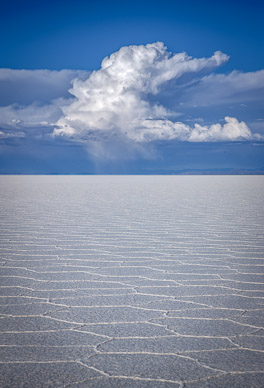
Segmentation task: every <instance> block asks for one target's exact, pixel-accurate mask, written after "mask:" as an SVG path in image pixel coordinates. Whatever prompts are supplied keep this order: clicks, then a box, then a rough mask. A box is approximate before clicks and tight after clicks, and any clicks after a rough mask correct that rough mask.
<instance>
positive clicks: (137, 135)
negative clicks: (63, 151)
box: [54, 42, 252, 142]
mask: <svg viewBox="0 0 264 388" xmlns="http://www.w3.org/2000/svg"><path fill="white" fill-rule="evenodd" d="M227 60H228V56H227V55H226V54H223V53H222V52H220V51H217V52H215V54H214V55H213V56H212V57H211V58H199V59H197V58H192V57H189V56H187V55H186V54H185V53H179V54H171V53H169V52H168V51H167V48H166V47H165V46H164V44H163V43H161V42H157V43H153V44H147V45H145V46H143V45H140V46H127V47H122V48H121V49H120V50H119V51H117V52H115V53H113V54H112V55H111V56H110V57H106V58H105V59H104V60H103V61H102V65H101V68H100V69H99V70H97V71H94V72H92V73H91V75H90V76H89V77H88V78H87V79H86V80H81V79H78V78H77V79H75V80H74V81H73V87H72V89H70V90H69V92H70V93H71V94H72V95H73V96H74V97H75V100H74V101H73V102H72V103H71V104H69V105H67V106H65V107H62V110H63V113H64V116H63V117H61V118H60V119H59V120H58V121H57V123H56V128H55V130H54V134H55V135H66V136H70V137H72V138H73V139H76V140H88V139H94V138H102V137H103V138H111V137H113V136H117V137H119V138H125V139H130V140H133V141H135V142H148V141H155V140H170V139H179V140H185V141H219V140H238V139H250V138H251V137H252V134H251V132H250V130H249V129H248V127H247V125H246V124H245V123H243V122H241V123H239V122H238V120H236V119H235V118H230V117H226V119H225V120H226V124H224V125H220V124H214V125H211V126H201V125H199V124H195V125H194V127H190V126H189V125H187V124H185V123H183V122H176V121H175V118H176V117H177V115H178V113H177V112H174V111H171V110H169V109H167V108H166V107H165V106H164V105H162V104H161V103H159V101H158V96H159V93H160V91H161V89H162V88H164V87H166V85H167V83H169V81H172V80H176V82H177V80H179V79H180V78H181V77H183V76H186V75H187V76H189V77H190V76H192V75H197V73H200V72H202V73H204V72H206V71H211V70H213V69H214V68H216V67H218V66H220V65H222V64H224V63H225V62H226V61H227ZM174 82H175V81H174Z"/></svg>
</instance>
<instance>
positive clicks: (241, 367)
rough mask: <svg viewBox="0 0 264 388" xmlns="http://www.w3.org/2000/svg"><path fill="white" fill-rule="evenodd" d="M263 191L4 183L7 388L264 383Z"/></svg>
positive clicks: (181, 180)
mask: <svg viewBox="0 0 264 388" xmlns="http://www.w3.org/2000/svg"><path fill="white" fill-rule="evenodd" d="M263 192H264V177H262V176H196V177H195V176H0V200H1V203H0V213H1V214H0V240H1V241H0V242H1V248H0V251H1V252H0V253H1V255H0V257H1V258H0V275H1V277H0V295H1V297H0V330H1V333H0V385H1V387H5V388H10V387H12V388H16V387H27V388H31V387H34V388H35V387H36V388H37V387H68V388H73V387H93V388H108V387H113V388H114V387H115V388H118V387H136V388H138V387H143V388H145V387H148V388H156V387H161V388H164V387H181V388H182V387H186V388H204V387H211V388H217V387H223V388H227V387H232V388H233V387H239V388H241V387H243V388H248V387H263V386H264V383H263V381H264V367H263V365H264V342H263V336H264V329H263V324H264V314H263V309H264V240H263V234H264V195H263Z"/></svg>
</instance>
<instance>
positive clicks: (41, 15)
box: [0, 0, 264, 174]
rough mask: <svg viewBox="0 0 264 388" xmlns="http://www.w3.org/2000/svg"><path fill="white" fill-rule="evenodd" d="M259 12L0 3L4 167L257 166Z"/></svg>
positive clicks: (151, 169) (163, 4) (261, 126)
mask: <svg viewBox="0 0 264 388" xmlns="http://www.w3.org/2000/svg"><path fill="white" fill-rule="evenodd" d="M263 11H264V4H263V2H261V1H254V0H253V1H250V2H249V1H229V2H227V1H221V2H220V1H215V2H212V1H188V2H182V1H167V0H163V1H160V0H159V1H155V0H153V1H144V0H142V1H133V2H132V1H126V2H124V1H122V2H121V1H101V2H100V1H98V2H92V1H78V0H76V1H63V2H62V1H56V0H54V1H52V2H51V1H46V2H40V1H34V2H33V1H13V2H3V4H2V5H1V14H0V32H1V33H0V50H1V56H0V173H60V174H64V173H66V174H67V173H71V174H74V173H77V174H78V173H124V174H129V173H177V172H182V171H186V170H188V171H194V170H200V171H208V170H213V171H216V172H219V171H223V172H226V171H228V169H232V170H236V171H240V172H243V171H245V170H251V169H253V170H254V169H257V170H263V171H264V154H263V147H264V145H263V144H264V116H263V111H264V109H263V108H264V106H263V105H264V104H263V101H264V71H263V68H264V66H263V63H264V60H263V59H264V58H263V56H264V47H263V46H264V44H263V41H264V40H263V37H264V31H263V20H262V15H263ZM161 42H162V43H161ZM113 53H115V54H113ZM184 53H187V54H184ZM215 53H216V54H215ZM111 54H113V55H112V56H111ZM105 57H108V59H107V60H105V62H104V63H103V65H101V62H102V60H103V59H104V58H105ZM73 80H75V81H73ZM69 90H70V92H69Z"/></svg>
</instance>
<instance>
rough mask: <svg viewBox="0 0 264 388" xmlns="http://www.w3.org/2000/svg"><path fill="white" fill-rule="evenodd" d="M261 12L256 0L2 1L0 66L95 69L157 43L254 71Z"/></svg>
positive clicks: (261, 51)
mask: <svg viewBox="0 0 264 388" xmlns="http://www.w3.org/2000/svg"><path fill="white" fill-rule="evenodd" d="M263 14H264V2H263V1H261V0H260V1H259V0H251V1H244V0H231V1H227V0H221V1H218V0H217V1H212V0H210V1H206V0H196V1H195V0H189V1H182V0H181V1H178V0H149V1H148V0H134V1H131V0H126V1H115V0H113V1H111V0H108V1H102V0H101V1H100V0H99V1H87V0H86V1H85V0H75V1H74V0H64V1H58V0H53V1H50V0H46V1H41V0H35V1H30V0H19V1H16V0H15V1H7V0H6V1H2V2H1V13H0V39H1V41H0V42H1V43H0V52H1V56H0V58H1V59H0V67H10V68H15V69H22V68H26V69H43V68H45V69H65V68H66V69H83V70H88V69H89V70H94V69H97V68H99V67H100V63H101V60H102V58H104V57H105V56H107V55H109V54H110V53H112V52H114V51H117V50H118V49H119V48H120V47H121V46H126V45H130V44H146V43H152V42H155V41H163V42H164V43H165V44H166V45H167V46H168V48H169V50H171V51H172V52H181V51H186V52H187V53H188V54H189V55H191V56H194V57H196V56H198V57H201V56H209V55H211V54H212V52H214V51H216V50H221V51H223V52H224V53H227V54H228V55H231V58H230V61H229V63H228V64H227V65H226V67H225V71H228V70H231V69H232V70H233V69H238V70H244V71H255V70H260V69H262V67H263V62H264V39H263V36H264V27H263V25H264V23H263Z"/></svg>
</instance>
